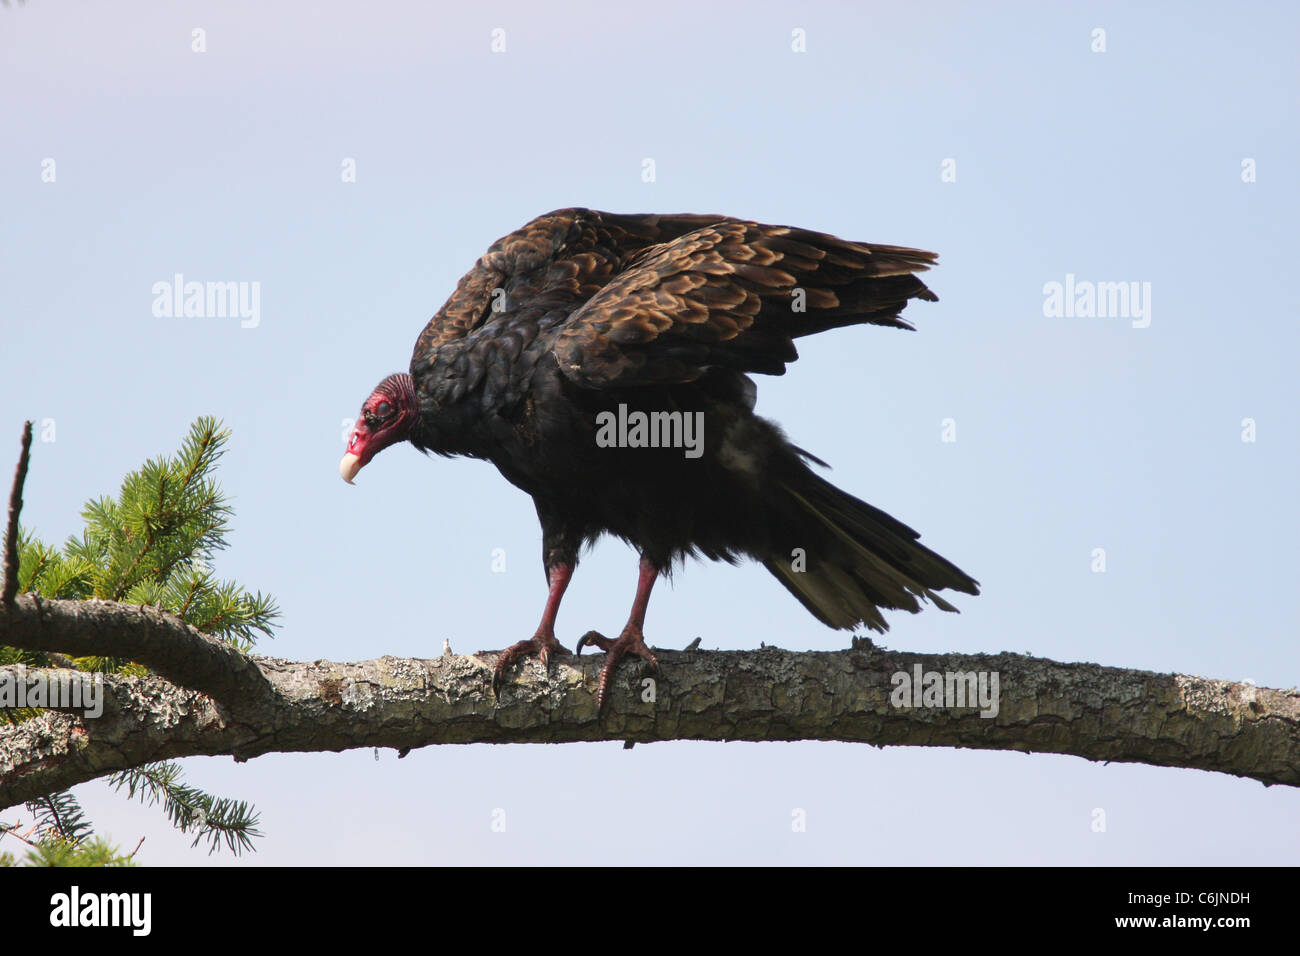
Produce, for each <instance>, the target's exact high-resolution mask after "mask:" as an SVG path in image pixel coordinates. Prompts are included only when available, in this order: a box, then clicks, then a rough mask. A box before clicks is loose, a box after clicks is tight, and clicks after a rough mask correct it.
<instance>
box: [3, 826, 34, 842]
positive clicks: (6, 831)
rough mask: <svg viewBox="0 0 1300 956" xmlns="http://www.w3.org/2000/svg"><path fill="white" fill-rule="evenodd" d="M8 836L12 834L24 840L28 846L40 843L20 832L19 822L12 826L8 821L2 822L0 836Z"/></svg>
mask: <svg viewBox="0 0 1300 956" xmlns="http://www.w3.org/2000/svg"><path fill="white" fill-rule="evenodd" d="M6 836H11V837H14V838H15V839H18V840H22V841H23V842H24V843H26V844H27V845H28V846H32V847H34V846H38V844H36V843H33V842H32V841H31V840H29V839H27V837H25V836H23V835H22V834H21V833H19V832H18V824H16V823H15V824H14V825H13V826H10V825H9V824H7V823H0V837H6Z"/></svg>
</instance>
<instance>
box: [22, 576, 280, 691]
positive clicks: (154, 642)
mask: <svg viewBox="0 0 1300 956" xmlns="http://www.w3.org/2000/svg"><path fill="white" fill-rule="evenodd" d="M0 644H7V645H9V646H10V647H21V648H23V649H24V650H29V651H46V652H51V651H62V652H63V653H65V654H73V655H76V656H91V655H101V656H105V657H124V658H127V659H128V660H132V661H135V662H137V663H139V664H143V665H144V666H146V667H148V668H149V669H150V670H153V671H156V672H157V673H159V674H161V675H162V676H163V677H165V678H167V680H169V681H171V682H172V683H174V684H177V685H179V686H181V687H188V688H190V689H192V690H198V691H203V692H204V693H205V694H208V695H210V696H212V697H214V698H216V699H217V700H237V699H239V698H241V697H245V696H248V695H256V694H265V693H267V692H268V691H269V689H270V688H269V685H268V684H267V682H266V678H265V677H264V676H263V675H262V672H261V671H260V670H258V668H257V665H256V664H255V663H254V662H253V659H252V658H250V657H248V656H246V655H245V654H243V653H241V652H240V651H239V649H238V648H236V647H234V646H233V645H231V644H228V643H226V642H225V641H222V640H219V639H218V638H215V637H212V636H210V635H208V634H204V633H203V632H202V631H200V630H198V629H197V628H194V627H191V626H190V625H189V624H186V623H185V622H184V621H182V620H181V619H180V618H179V617H177V616H176V615H174V614H168V613H167V612H166V611H161V610H159V609H158V608H156V607H150V606H148V605H131V604H116V603H114V602H112V601H100V600H90V601H47V600H45V599H44V598H40V597H37V596H36V595H34V594H24V595H22V596H21V597H19V598H18V599H17V600H16V601H15V602H14V604H13V605H12V606H10V607H3V606H0Z"/></svg>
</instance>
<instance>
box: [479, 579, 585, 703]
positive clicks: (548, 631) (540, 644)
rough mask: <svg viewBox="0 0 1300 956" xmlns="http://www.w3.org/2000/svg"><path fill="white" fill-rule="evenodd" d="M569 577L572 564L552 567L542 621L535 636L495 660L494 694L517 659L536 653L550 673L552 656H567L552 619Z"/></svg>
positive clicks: (557, 612) (514, 646) (515, 645)
mask: <svg viewBox="0 0 1300 956" xmlns="http://www.w3.org/2000/svg"><path fill="white" fill-rule="evenodd" d="M572 577H573V565H571V564H557V565H555V567H553V568H551V572H550V576H549V581H550V586H551V587H550V591H549V592H548V593H547V595H546V609H545V610H543V611H542V621H541V623H540V624H538V625H537V633H536V634H534V635H533V636H532V638H530V639H529V640H526V641H520V642H519V643H518V644H512V645H511V646H510V647H508V648H506V650H505V651H504V652H503V653H502V654H501V656H500V657H499V658H497V666H496V668H495V669H494V670H493V671H492V693H494V694H495V693H497V691H498V690H499V689H500V687H501V681H502V679H503V678H504V677H505V673H506V671H507V670H509V669H510V666H511V665H512V664H514V662H515V661H517V660H518V659H519V658H521V657H526V656H528V655H530V654H536V655H537V656H538V657H539V658H541V661H542V667H544V668H546V670H547V671H548V672H549V671H550V668H551V654H552V653H559V654H567V653H569V652H568V651H567V650H566V649H565V648H564V647H563V646H562V645H561V644H560V642H559V641H557V640H556V639H555V617H556V615H557V614H559V613H560V600H561V599H562V598H563V597H564V591H565V589H566V588H568V586H569V580H570V579H571V578H572Z"/></svg>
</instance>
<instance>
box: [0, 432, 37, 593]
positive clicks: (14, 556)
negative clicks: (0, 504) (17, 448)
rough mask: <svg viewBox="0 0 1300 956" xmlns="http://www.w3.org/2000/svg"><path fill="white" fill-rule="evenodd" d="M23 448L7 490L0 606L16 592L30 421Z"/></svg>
mask: <svg viewBox="0 0 1300 956" xmlns="http://www.w3.org/2000/svg"><path fill="white" fill-rule="evenodd" d="M22 444H23V450H22V452H21V454H19V456H18V467H17V468H15V469H14V484H13V488H12V489H11V490H10V492H9V523H8V524H7V525H6V526H5V578H4V588H3V590H0V606H6V607H7V606H9V605H12V604H13V603H14V595H15V594H17V593H18V515H19V514H21V513H22V510H23V484H24V483H25V482H26V481H27V463H28V462H29V461H30V460H31V456H32V423H31V422H24V423H23V438H22Z"/></svg>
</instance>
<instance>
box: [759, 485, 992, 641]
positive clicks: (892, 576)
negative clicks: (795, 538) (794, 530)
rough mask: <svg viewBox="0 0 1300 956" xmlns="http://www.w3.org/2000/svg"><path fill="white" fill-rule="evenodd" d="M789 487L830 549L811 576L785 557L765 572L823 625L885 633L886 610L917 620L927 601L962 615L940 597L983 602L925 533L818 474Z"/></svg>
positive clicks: (819, 556) (813, 562)
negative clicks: (948, 594)
mask: <svg viewBox="0 0 1300 956" xmlns="http://www.w3.org/2000/svg"><path fill="white" fill-rule="evenodd" d="M796 484H797V487H796V486H795V485H796ZM781 487H782V489H783V491H784V492H785V493H786V494H788V495H789V496H790V500H791V501H792V502H793V503H794V505H795V507H796V510H797V512H798V513H799V517H800V518H801V519H803V520H802V521H801V522H800V523H801V524H804V525H805V526H807V522H808V520H809V519H811V522H812V526H811V528H810V529H809V530H810V531H811V532H812V537H814V539H818V540H821V541H822V542H823V545H822V547H820V548H818V549H817V552H818V553H815V554H812V553H810V554H808V565H807V567H806V568H805V569H803V570H795V569H794V568H793V567H791V566H790V565H789V563H788V559H786V558H784V557H782V558H772V559H769V560H767V561H765V562H764V566H765V567H766V568H767V569H768V571H770V572H771V573H772V574H773V575H774V576H775V577H776V578H777V580H779V581H780V582H781V583H782V584H783V585H784V586H785V587H786V589H787V590H789V591H790V593H791V594H793V595H794V596H795V597H796V598H798V600H799V601H800V602H801V603H802V604H803V606H804V607H806V608H807V609H808V610H809V611H811V612H812V614H813V615H814V616H815V617H817V619H818V620H820V621H821V622H822V623H824V624H826V625H828V626H830V627H834V628H838V629H841V630H852V629H854V628H856V627H857V626H859V625H860V624H862V625H865V626H867V627H868V628H870V629H871V630H873V631H879V632H880V633H884V632H885V631H886V630H888V629H889V625H888V623H887V622H886V621H885V619H884V616H883V615H882V614H881V613H880V609H881V608H889V609H894V610H903V611H910V612H911V613H913V614H915V613H917V612H918V611H920V610H921V604H920V603H919V602H918V598H919V599H921V600H925V601H930V602H931V603H933V604H934V605H935V607H938V608H940V609H942V610H944V611H951V612H953V613H957V608H956V607H954V606H953V605H952V604H950V603H949V602H948V601H946V600H945V599H944V598H942V597H940V596H939V595H938V594H937V593H935V592H936V591H937V590H942V589H945V588H949V589H952V590H956V591H963V592H965V593H967V594H979V582H978V581H976V580H975V579H973V578H972V577H971V576H970V575H968V574H966V572H964V571H962V570H961V569H960V568H958V567H957V566H956V565H954V564H953V563H952V562H950V561H948V560H947V559H945V558H943V557H941V556H939V555H938V554H935V553H934V552H933V551H931V550H930V549H929V548H927V547H925V546H924V545H922V544H920V542H919V541H918V539H919V538H920V534H919V533H918V532H916V531H914V530H913V529H911V528H909V527H908V526H907V525H905V524H903V523H902V522H901V521H898V520H897V519H896V518H893V517H891V516H890V515H888V514H886V513H885V512H883V511H881V510H880V509H879V508H876V507H873V506H872V505H869V504H867V503H866V502H865V501H861V500H859V499H857V498H855V497H853V496H852V495H850V494H848V493H847V492H844V491H841V490H840V489H838V488H836V487H835V486H834V485H832V484H831V483H830V482H828V481H826V480H825V479H823V478H821V477H820V476H818V475H816V474H814V473H813V472H811V471H804V472H803V473H802V475H801V476H800V480H798V481H797V482H784V483H782V485H781ZM819 532H820V533H819Z"/></svg>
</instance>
